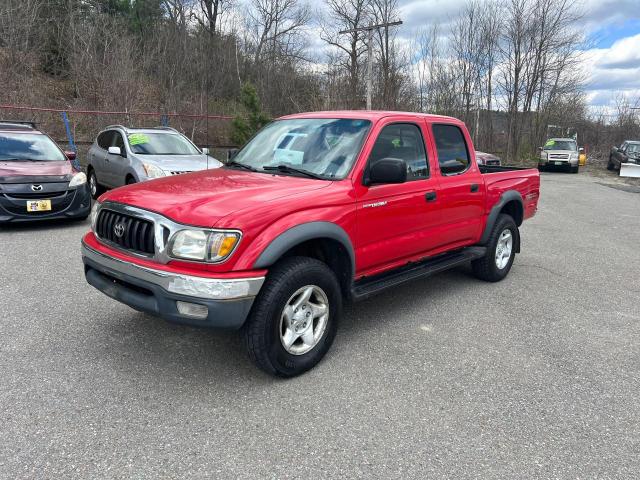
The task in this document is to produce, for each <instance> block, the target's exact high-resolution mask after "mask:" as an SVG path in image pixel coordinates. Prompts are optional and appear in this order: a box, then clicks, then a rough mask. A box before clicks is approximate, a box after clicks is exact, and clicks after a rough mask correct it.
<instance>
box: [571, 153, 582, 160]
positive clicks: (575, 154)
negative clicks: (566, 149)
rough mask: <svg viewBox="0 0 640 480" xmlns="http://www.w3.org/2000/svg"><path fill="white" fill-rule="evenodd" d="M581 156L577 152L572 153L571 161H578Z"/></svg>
mask: <svg viewBox="0 0 640 480" xmlns="http://www.w3.org/2000/svg"><path fill="white" fill-rule="evenodd" d="M579 156H580V154H579V153H577V152H576V153H572V154H571V160H578V157H579Z"/></svg>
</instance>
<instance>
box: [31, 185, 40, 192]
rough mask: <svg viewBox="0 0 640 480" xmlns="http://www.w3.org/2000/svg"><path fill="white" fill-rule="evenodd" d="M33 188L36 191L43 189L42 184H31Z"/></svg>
mask: <svg viewBox="0 0 640 480" xmlns="http://www.w3.org/2000/svg"><path fill="white" fill-rule="evenodd" d="M31 190H33V191H34V192H40V191H41V190H42V185H31Z"/></svg>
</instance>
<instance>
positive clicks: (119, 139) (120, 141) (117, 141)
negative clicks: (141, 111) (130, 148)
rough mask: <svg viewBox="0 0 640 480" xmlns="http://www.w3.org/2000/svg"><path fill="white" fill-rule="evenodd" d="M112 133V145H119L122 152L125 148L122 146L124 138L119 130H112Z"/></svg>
mask: <svg viewBox="0 0 640 480" xmlns="http://www.w3.org/2000/svg"><path fill="white" fill-rule="evenodd" d="M113 134H114V135H115V138H114V139H113V145H112V146H114V147H120V151H121V152H122V153H125V152H126V150H125V148H124V139H123V138H122V134H121V133H120V132H113Z"/></svg>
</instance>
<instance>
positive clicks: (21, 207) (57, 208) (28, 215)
mask: <svg viewBox="0 0 640 480" xmlns="http://www.w3.org/2000/svg"><path fill="white" fill-rule="evenodd" d="M42 198H43V199H46V198H50V200H51V208H52V209H51V211H44V212H27V201H28V200H29V199H28V198H18V197H17V196H14V195H13V194H11V193H7V192H1V193H0V223H17V222H33V221H38V220H54V219H63V218H69V219H73V218H76V219H77V218H86V217H87V216H88V215H89V213H90V212H91V194H90V192H89V186H88V185H87V184H84V185H81V186H78V187H76V188H70V189H67V190H65V191H64V192H63V193H62V194H57V195H55V196H51V197H47V196H46V195H44V196H43V197H42ZM33 200H36V199H33Z"/></svg>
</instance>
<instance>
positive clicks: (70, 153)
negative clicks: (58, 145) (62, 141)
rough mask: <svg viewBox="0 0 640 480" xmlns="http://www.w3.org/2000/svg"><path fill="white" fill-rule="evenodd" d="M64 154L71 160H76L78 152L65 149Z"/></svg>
mask: <svg viewBox="0 0 640 480" xmlns="http://www.w3.org/2000/svg"><path fill="white" fill-rule="evenodd" d="M64 156H65V157H67V158H68V159H69V160H72V161H73V160H75V159H76V152H74V151H72V150H65V151H64Z"/></svg>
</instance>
